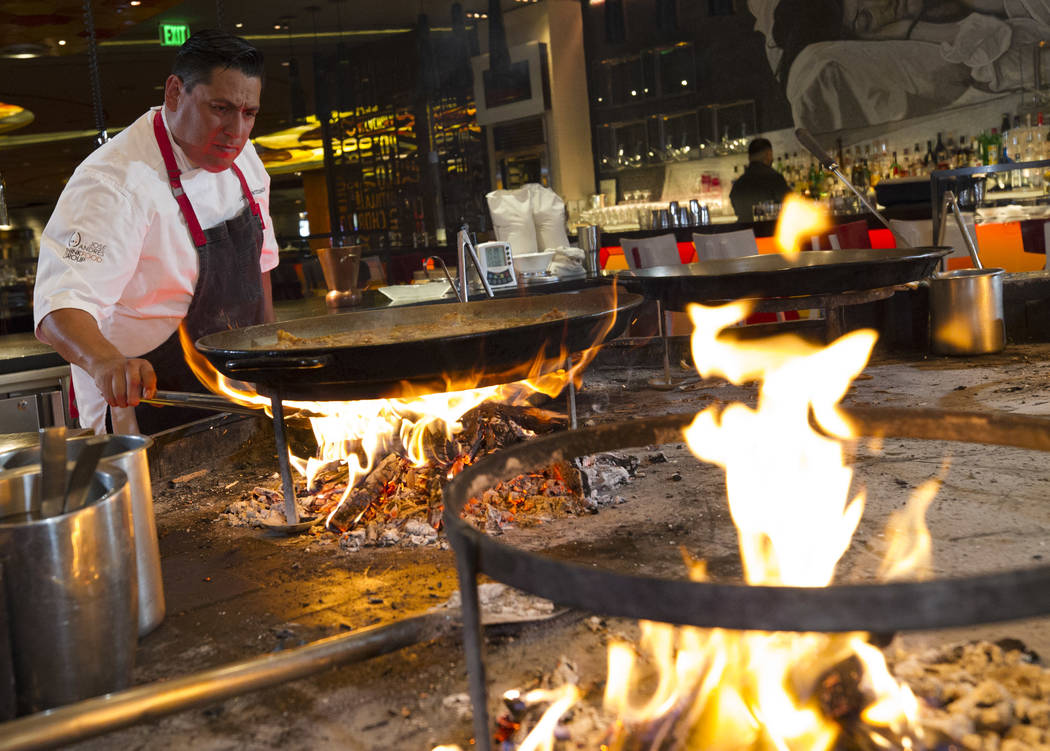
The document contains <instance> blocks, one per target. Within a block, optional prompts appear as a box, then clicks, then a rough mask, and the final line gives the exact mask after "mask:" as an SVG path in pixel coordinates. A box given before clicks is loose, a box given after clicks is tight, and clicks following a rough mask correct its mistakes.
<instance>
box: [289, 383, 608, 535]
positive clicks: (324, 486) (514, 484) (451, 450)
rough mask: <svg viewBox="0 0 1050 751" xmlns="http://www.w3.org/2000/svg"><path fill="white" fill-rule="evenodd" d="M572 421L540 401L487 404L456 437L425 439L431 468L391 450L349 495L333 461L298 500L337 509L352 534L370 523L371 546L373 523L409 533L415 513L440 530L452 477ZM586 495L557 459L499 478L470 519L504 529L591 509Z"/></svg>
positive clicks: (337, 518)
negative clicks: (501, 480) (444, 495)
mask: <svg viewBox="0 0 1050 751" xmlns="http://www.w3.org/2000/svg"><path fill="white" fill-rule="evenodd" d="M566 424H567V421H566V418H565V416H564V415H560V414H557V413H555V412H550V411H547V410H543V409H539V408H537V407H532V406H529V405H507V404H497V403H492V402H486V403H483V404H481V405H479V406H478V407H476V408H475V409H473V410H471V411H470V412H468V413H467V414H466V415H464V417H463V419H462V420H461V425H462V430H461V431H459V432H458V433H457V434H455V435H454V436H452V437H451V438H449V437H448V436H447V435H446V434H445V432H444V429H443V428H440V429H439V428H437V427H435V428H432V429H430V430H428V432H427V433H426V434H425V436H424V438H423V452H424V454H425V455H426V456H427V458H428V460H429V461H428V463H427V464H426V465H425V466H422V467H417V466H413V465H412V463H411V462H410V461H409V460H408V458H407V457H406V456H405V455H404V454H403V452H401V451H399V450H395V451H392V452H390V453H388V454H387V455H386V456H384V457H383V458H382V459H381V460H380V461H378V462H377V463H376V465H375V467H374V468H373V469H372V470H371V471H370V472H369V473H368V474H367V475H366V476H365V477H364V478H363V479H361V480H359V481H358V483H357V484H356V486H355V487H354V488H353V489H351V491H350V493H349V495H348V496H347V497H346V500H345V501H343V500H342V497H343V495H344V494H345V489H346V484H347V476H346V467H345V465H336V466H329V467H326V468H325V470H323V472H322V473H321V475H320V476H319V478H318V479H317V480H315V482H314V484H313V487H312V488H310V489H309V491H307V489H305V488H304V489H303V491H304V492H309V493H312V497H307V498H301V499H300V500H302V501H303V502H304V503H306V504H307V505H308V506H309V507H310V508H311V509H312V510H313V511H315V512H318V513H325V514H327V513H329V512H331V511H333V510H334V514H333V515H332V517H331V520H330V522H329V526H330V527H331V528H333V529H337V530H340V531H342V532H348V531H350V530H352V529H354V528H355V527H357V526H359V525H365V536H364V542H365V544H368V543H371V542H375V541H377V540H380V539H381V538H382V533H381V532H379V531H378V530H379V527H378V526H377V527H375V528H373V529H371V530H369V529H368V525H370V524H373V525H393V526H394V527H395V529H396V531H403V530H404V529H405V526H406V524H407V523H408V521H409V520H410V519H415V520H420V521H425V523H427V524H429V525H430V526H431V527H432V528H433V529H439V528H440V525H441V513H442V509H443V506H442V502H441V489H442V487H443V486H444V484H445V483H446V482H447V481H448V479H449V478H450V477H452V476H454V475H456V474H457V473H458V472H459V471H460V470H462V469H463V467H465V466H467V465H469V464H472V463H473V462H474V461H476V460H477V459H478V458H479V457H481V456H484V455H485V454H487V453H489V452H491V451H497V450H499V449H500V448H503V447H505V446H510V445H513V444H515V443H519V442H521V441H524V440H528V439H530V438H532V437H534V436H536V435H538V434H542V433H549V432H552V431H554V430H559V429H564V428H565V426H566ZM583 495H584V488H583V486H582V483H581V480H580V475H579V472H578V470H577V469H576V468H575V467H574V466H573V465H571V464H568V463H564V462H558V463H555V464H552V465H551V466H549V467H547V468H544V469H543V470H542V471H540V472H536V473H530V474H528V475H523V476H521V477H518V478H515V479H513V480H511V481H509V482H506V483H501V485H500V486H499V487H498V488H497V489H495V490H493V491H489V492H487V493H486V494H485V497H484V498H483V499H480V500H478V501H476V502H475V503H474V504H472V505H471V508H470V509H469V513H468V518H470V519H471V521H473V522H474V523H476V524H478V525H479V526H481V527H483V528H486V529H488V530H490V531H493V530H497V531H498V529H500V528H502V527H503V526H505V525H507V524H513V523H521V522H526V521H528V519H529V518H532V519H535V520H537V521H542V520H544V519H547V518H552V517H554V516H560V515H565V514H580V513H584V512H585V511H587V510H589V509H588V507H587V505H586V503H585V502H584V500H583ZM341 501H342V502H341ZM388 537H389V536H388ZM373 538H374V539H373Z"/></svg>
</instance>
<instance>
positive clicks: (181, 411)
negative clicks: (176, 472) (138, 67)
mask: <svg viewBox="0 0 1050 751" xmlns="http://www.w3.org/2000/svg"><path fill="white" fill-rule="evenodd" d="M153 124H154V133H155V135H156V137H157V145H158V146H159V147H160V151H161V154H163V156H164V164H165V166H166V168H167V171H168V179H169V181H170V182H171V185H172V193H173V194H174V196H175V199H176V200H177V201H178V202H179V207H180V209H181V210H182V215H183V218H184V219H185V220H186V224H187V225H188V226H189V229H190V233H191V235H193V239H194V244H195V245H196V246H197V262H198V266H197V268H198V273H197V284H196V286H195V287H194V289H193V299H192V300H191V301H190V307H189V309H188V310H187V311H186V317H185V318H183V320H182V327H184V328H185V329H186V332H187V333H188V334H189V338H190V341H196V340H197V339H198V338H200V337H202V336H204V335H205V334H211V333H214V332H216V331H221V330H223V329H231V328H241V327H243V326H251V325H253V324H256V323H262V322H263V312H264V301H263V295H262V273H261V271H260V267H259V262H260V258H261V256H262V238H263V224H262V212H261V210H260V209H259V206H258V204H257V203H256V202H255V199H254V198H253V196H252V194H251V190H249V188H248V184H247V182H246V181H245V179H244V175H243V174H241V171H240V170H239V169H238V168H237V165H231V169H232V170H233V171H234V174H236V175H237V177H238V178H239V180H240V183H241V189H242V191H243V192H244V196H245V198H246V199H247V201H248V206H247V207H246V208H245V209H244V210H243V211H242V212H241V213H240V214H238V215H237V216H235V217H234V218H233V219H230V220H228V221H226V222H223V223H222V224H219V225H216V226H214V227H211V228H209V229H206V230H201V229H200V223H199V222H198V221H197V216H196V214H195V213H194V211H193V207H192V206H191V205H190V202H189V199H188V198H187V197H186V194H185V193H183V192H182V184H181V181H180V179H179V169H178V167H177V166H176V164H175V155H174V152H173V150H172V148H171V141H170V140H169V139H168V134H167V131H166V130H165V129H164V124H163V122H162V121H161V115H160V112H159V111H158V112H157V114H156V115H155V116H154V121H153ZM142 357H143V359H145V360H148V361H149V363H150V364H151V365H152V366H153V370H154V371H155V372H156V374H157V388H158V389H163V390H166V391H194V392H198V393H203V392H206V389H205V388H204V386H202V385H201V382H200V381H199V380H197V377H196V376H195V375H194V374H193V372H192V371H191V370H190V368H189V366H188V365H187V364H186V358H185V355H184V354H183V351H182V344H181V343H180V341H179V332H178V331H176V332H175V333H173V334H172V335H171V336H170V337H168V339H167V341H165V342H164V343H163V344H161V345H160V346H159V347H157V348H156V349H154V350H153V351H151V352H147V353H146V354H145V355H143V356H142ZM214 414H215V413H214V412H206V411H203V410H199V409H188V408H185V407H154V406H152V405H148V404H140V405H139V406H138V407H136V408H135V417H136V418H137V419H138V423H139V431H140V432H142V433H147V434H151V433H157V432H159V431H161V430H166V429H168V428H171V427H174V426H176V425H181V424H184V423H187V422H192V421H194V420H199V419H201V418H203V417H207V416H209V415H214Z"/></svg>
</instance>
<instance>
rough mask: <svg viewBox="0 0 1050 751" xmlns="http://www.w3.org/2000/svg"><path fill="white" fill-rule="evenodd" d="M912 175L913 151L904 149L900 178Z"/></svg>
mask: <svg viewBox="0 0 1050 751" xmlns="http://www.w3.org/2000/svg"><path fill="white" fill-rule="evenodd" d="M910 174H911V150H910V149H904V156H902V157H901V163H900V175H899V177H908V175H910Z"/></svg>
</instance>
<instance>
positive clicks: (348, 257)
mask: <svg viewBox="0 0 1050 751" xmlns="http://www.w3.org/2000/svg"><path fill="white" fill-rule="evenodd" d="M362 247H363V246H361V245H344V246H341V247H336V248H318V249H317V258H318V260H320V262H321V272H322V273H323V274H324V283H325V285H326V286H327V287H328V294H327V295H325V303H326V304H327V305H328V307H329V308H331V309H333V310H334V309H338V308H347V307H352V306H354V305H357V304H358V303H360V302H361V291H360V290H358V289H357V276H358V272H359V271H360V268H361V250H362Z"/></svg>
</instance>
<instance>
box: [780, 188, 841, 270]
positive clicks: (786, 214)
mask: <svg viewBox="0 0 1050 751" xmlns="http://www.w3.org/2000/svg"><path fill="white" fill-rule="evenodd" d="M830 226H831V219H830V218H829V216H828V211H827V209H825V208H824V207H823V206H822V205H821V204H819V203H816V202H815V201H807V200H806V199H805V198H802V197H801V196H797V195H795V194H793V193H789V194H788V195H787V197H785V199H784V204H783V206H782V207H781V209H780V217H779V218H778V219H777V230H776V235H775V239H776V244H777V249H778V250H779V251H780V252H781V253H783V254H784V255H785V256H787V257H788V258H790V259H791V260H794V259H796V258H798V254H799V250H800V248H799V241H800V240H801V239H802V238H803V237H805V236H806V235H815V234H817V233H820V232H824V231H826V230H827V229H828V228H829V227H830Z"/></svg>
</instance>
